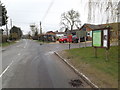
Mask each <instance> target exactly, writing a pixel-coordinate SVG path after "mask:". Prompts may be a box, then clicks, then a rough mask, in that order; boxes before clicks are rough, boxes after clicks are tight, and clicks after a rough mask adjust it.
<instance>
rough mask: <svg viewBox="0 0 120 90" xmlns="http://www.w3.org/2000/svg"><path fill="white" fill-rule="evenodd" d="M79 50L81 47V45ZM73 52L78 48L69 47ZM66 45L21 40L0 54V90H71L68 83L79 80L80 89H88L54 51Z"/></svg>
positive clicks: (75, 45)
mask: <svg viewBox="0 0 120 90" xmlns="http://www.w3.org/2000/svg"><path fill="white" fill-rule="evenodd" d="M81 46H82V45H81ZM71 47H72V48H75V47H78V44H73V45H71ZM64 49H68V44H43V45H40V44H39V43H38V42H36V41H33V40H27V39H23V40H20V41H19V42H18V43H16V44H14V45H11V46H9V47H7V48H5V49H4V50H3V51H2V73H1V75H0V78H2V87H3V88H72V86H71V85H70V84H69V82H70V81H71V80H72V79H80V80H81V81H82V85H80V86H79V88H86V87H90V86H89V85H87V84H86V82H84V81H83V80H82V79H81V78H80V77H79V76H78V75H77V74H75V73H74V72H73V70H71V69H70V68H69V67H68V66H67V65H66V64H65V63H64V62H63V61H62V60H61V59H60V58H58V57H57V56H56V55H55V54H54V51H60V50H64Z"/></svg>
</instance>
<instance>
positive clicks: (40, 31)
mask: <svg viewBox="0 0 120 90" xmlns="http://www.w3.org/2000/svg"><path fill="white" fill-rule="evenodd" d="M40 34H42V26H41V21H40Z"/></svg>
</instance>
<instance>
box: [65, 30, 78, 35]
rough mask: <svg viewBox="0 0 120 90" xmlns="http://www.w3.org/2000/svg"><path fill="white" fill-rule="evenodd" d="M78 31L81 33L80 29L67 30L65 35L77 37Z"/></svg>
mask: <svg viewBox="0 0 120 90" xmlns="http://www.w3.org/2000/svg"><path fill="white" fill-rule="evenodd" d="M77 31H79V29H73V30H72V31H71V30H68V29H66V30H65V34H66V35H69V34H72V35H76V32H77Z"/></svg>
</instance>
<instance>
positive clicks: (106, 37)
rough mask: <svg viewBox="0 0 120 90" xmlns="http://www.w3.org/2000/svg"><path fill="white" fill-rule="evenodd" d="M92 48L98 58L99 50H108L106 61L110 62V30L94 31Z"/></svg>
mask: <svg viewBox="0 0 120 90" xmlns="http://www.w3.org/2000/svg"><path fill="white" fill-rule="evenodd" d="M92 46H93V47H94V48H95V57H96V58H97V48H105V49H106V60H108V50H109V47H110V28H109V27H108V28H104V29H98V30H97V29H96V30H93V31H92Z"/></svg>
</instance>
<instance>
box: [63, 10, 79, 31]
mask: <svg viewBox="0 0 120 90" xmlns="http://www.w3.org/2000/svg"><path fill="white" fill-rule="evenodd" d="M79 17H80V15H79V13H78V12H77V11H74V10H73V9H72V10H70V11H68V12H64V13H63V14H62V15H61V26H62V28H65V29H66V28H67V29H70V30H71V31H72V30H73V28H74V27H75V26H76V27H78V26H79V25H81V24H80V23H81V21H80V19H79Z"/></svg>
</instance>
